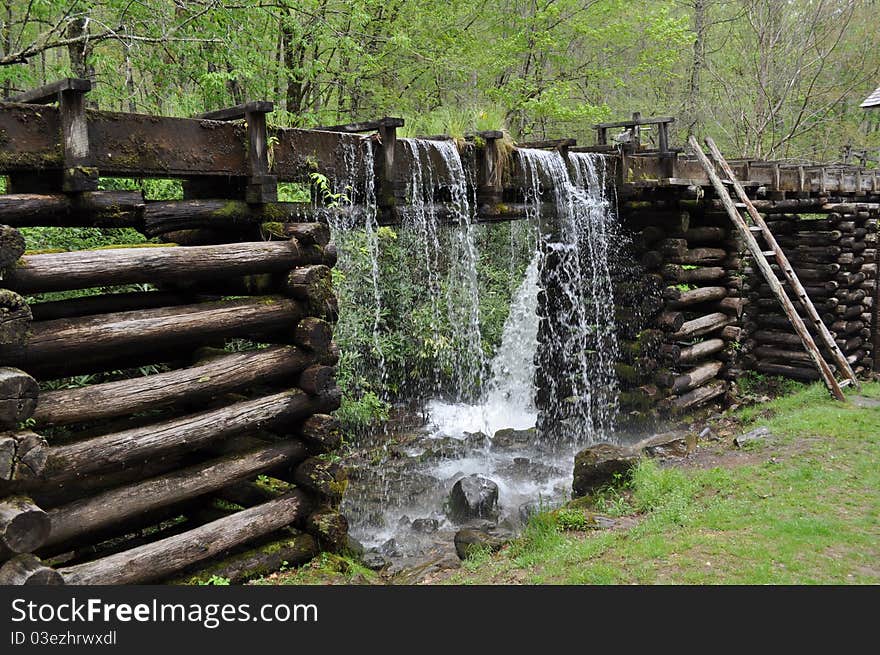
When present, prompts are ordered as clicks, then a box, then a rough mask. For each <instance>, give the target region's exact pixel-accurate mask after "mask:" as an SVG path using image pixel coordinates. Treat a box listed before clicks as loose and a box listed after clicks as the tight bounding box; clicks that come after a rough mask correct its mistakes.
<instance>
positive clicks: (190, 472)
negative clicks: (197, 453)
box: [46, 441, 306, 545]
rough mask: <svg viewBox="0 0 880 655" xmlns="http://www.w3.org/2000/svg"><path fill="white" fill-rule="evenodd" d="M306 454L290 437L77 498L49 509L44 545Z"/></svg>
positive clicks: (148, 510)
mask: <svg viewBox="0 0 880 655" xmlns="http://www.w3.org/2000/svg"><path fill="white" fill-rule="evenodd" d="M305 457H306V448H305V446H304V445H303V444H302V443H301V442H299V441H286V442H281V443H278V444H272V445H269V446H263V447H259V448H256V449H254V450H249V451H246V452H244V453H236V454H232V455H227V456H225V457H221V458H219V459H213V460H210V461H208V462H205V463H202V464H197V465H195V466H190V467H188V468H184V469H180V470H177V471H174V472H172V473H169V474H166V475H162V476H159V477H156V478H152V479H149V480H144V481H143V482H137V483H135V484H132V485H128V486H124V487H120V488H117V489H111V490H109V491H105V492H103V493H99V494H97V495H95V496H90V497H88V498H84V499H81V500H76V501H74V502H72V503H69V504H67V505H62V506H61V507H57V508H55V509H53V510H51V511H50V512H49V517H50V518H51V526H52V528H51V533H50V534H49V535H48V539H47V540H46V545H52V544H60V543H63V542H65V541H67V540H69V539H71V538H74V537H78V536H81V535H83V534H87V533H90V532H95V531H99V530H101V529H104V528H107V527H111V526H113V525H114V524H116V523H119V522H122V521H126V520H128V519H131V518H134V517H137V516H139V515H141V514H146V513H148V512H152V511H154V510H156V509H158V508H161V507H164V506H166V505H171V504H174V503H180V502H182V501H186V500H189V499H192V498H197V497H199V496H202V495H204V494H207V493H210V492H213V491H217V490H218V489H222V488H223V487H225V486H228V485H231V484H234V483H236V482H238V481H241V480H246V479H247V478H249V477H253V476H256V475H259V474H261V473H264V472H266V471H270V470H272V469H275V468H277V467H280V466H285V465H288V464H294V463H296V462H298V461H302V460H303V459H305Z"/></svg>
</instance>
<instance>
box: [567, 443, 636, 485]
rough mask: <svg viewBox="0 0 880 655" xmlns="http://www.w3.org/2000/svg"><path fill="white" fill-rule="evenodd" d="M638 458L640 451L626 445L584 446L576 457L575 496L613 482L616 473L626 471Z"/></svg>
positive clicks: (601, 444) (573, 483)
mask: <svg viewBox="0 0 880 655" xmlns="http://www.w3.org/2000/svg"><path fill="white" fill-rule="evenodd" d="M638 460H639V451H637V450H635V449H633V448H628V447H626V446H617V445H615V444H609V443H600V444H595V445H593V446H589V447H587V448H584V449H583V450H582V451H581V452H579V453H578V454H577V455H575V457H574V481H573V482H572V485H571V487H572V491H573V492H574V493H573V495H574V497H575V498H577V497H578V496H586V495H587V494H589V493H591V492H593V491H595V490H596V489H599V488H600V487H602V486H604V485H606V484H608V483H610V482H612V481H613V480H614V475H615V474H616V473H620V474H624V473H626V472H627V471H629V470H630V469H631V468H632V467H633V466H634V465H635V464H636V462H638Z"/></svg>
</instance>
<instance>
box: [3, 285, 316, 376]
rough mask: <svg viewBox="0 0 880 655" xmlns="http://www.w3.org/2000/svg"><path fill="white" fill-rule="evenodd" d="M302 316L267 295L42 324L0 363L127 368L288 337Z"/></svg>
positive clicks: (35, 368)
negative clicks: (234, 340) (201, 349)
mask: <svg viewBox="0 0 880 655" xmlns="http://www.w3.org/2000/svg"><path fill="white" fill-rule="evenodd" d="M303 315H304V313H303V309H302V306H301V304H300V303H299V301H296V300H292V299H289V298H283V297H278V296H265V297H259V298H246V299H239V300H228V301H218V302H210V303H199V304H194V305H182V306H178V307H162V308H156V309H148V310H142V311H132V312H119V313H116V314H104V315H98V316H85V317H78V318H71V319H58V320H54V321H42V322H39V323H34V324H33V325H32V327H31V330H30V334H29V336H28V338H27V340H26V341H25V342H24V343H22V344H20V345H19V344H7V345H0V361H4V362H7V363H9V364H11V365H13V366H18V367H20V368H22V369H24V370H26V371H28V372H29V373H31V375H36V376H38V377H50V376H51V375H52V374H56V375H74V374H76V373H78V372H83V371H85V372H94V371H96V370H101V369H107V368H110V369H113V368H126V366H125V365H121V366H120V361H122V362H124V363H128V362H129V361H137V358H138V357H140V358H141V360H143V359H144V358H145V357H146V361H150V357H152V361H154V362H155V361H156V360H160V361H163V360H164V361H167V360H168V359H172V358H173V356H174V355H175V354H176V353H175V350H174V349H175V348H177V347H180V346H184V345H190V344H195V343H199V342H202V343H204V342H205V341H207V340H211V339H223V338H231V337H244V338H260V337H267V336H270V335H273V334H283V333H286V334H288V335H291V334H293V332H294V331H293V330H292V329H291V328H292V326H293V325H296V323H297V321H299V319H300V318H301V317H302V316H303ZM328 329H331V328H329V326H328ZM331 331H332V329H331ZM318 345H319V346H320V344H318ZM313 350H315V351H317V352H326V351H327V345H326V343H325V344H324V347H323V348H321V347H316V348H313ZM157 351H158V352H159V353H161V355H159V354H157Z"/></svg>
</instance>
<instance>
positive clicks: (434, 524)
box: [412, 519, 440, 534]
mask: <svg viewBox="0 0 880 655" xmlns="http://www.w3.org/2000/svg"><path fill="white" fill-rule="evenodd" d="M439 527H440V521H438V520H437V519H416V520H415V521H413V522H412V529H413V530H415V531H416V532H421V533H422V534H430V533H432V532H437V528H439Z"/></svg>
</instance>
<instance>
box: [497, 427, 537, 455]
mask: <svg viewBox="0 0 880 655" xmlns="http://www.w3.org/2000/svg"><path fill="white" fill-rule="evenodd" d="M534 441H535V428H529V429H528V430H514V429H513V428H506V429H504V430H498V432H496V433H495V434H494V435H493V437H492V450H520V449H522V448H528V447H529V446H531V445H532V443H533V442H534Z"/></svg>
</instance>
